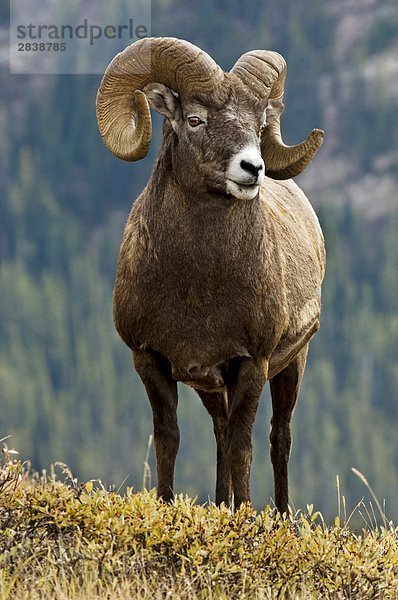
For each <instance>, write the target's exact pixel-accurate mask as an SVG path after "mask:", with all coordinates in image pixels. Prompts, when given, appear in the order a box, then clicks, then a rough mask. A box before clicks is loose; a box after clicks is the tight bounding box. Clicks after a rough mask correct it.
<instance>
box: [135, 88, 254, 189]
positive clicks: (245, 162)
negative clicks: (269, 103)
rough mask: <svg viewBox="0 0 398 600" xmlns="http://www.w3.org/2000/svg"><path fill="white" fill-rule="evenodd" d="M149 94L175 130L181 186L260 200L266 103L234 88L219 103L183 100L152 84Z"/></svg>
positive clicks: (174, 152) (205, 99) (171, 130)
mask: <svg viewBox="0 0 398 600" xmlns="http://www.w3.org/2000/svg"><path fill="white" fill-rule="evenodd" d="M145 93H146V95H147V98H148V100H149V102H150V104H151V106H152V107H153V108H154V109H155V110H157V111H158V112H160V113H161V114H163V115H164V116H165V117H166V119H167V120H168V122H169V124H170V126H171V128H170V127H166V132H167V133H166V135H167V134H170V135H172V136H173V143H172V144H171V148H172V155H173V156H172V158H173V172H174V176H175V177H176V178H177V180H178V182H179V184H180V185H181V186H183V187H184V188H188V189H190V190H193V189H196V190H198V191H199V192H200V193H201V194H202V193H203V192H207V193H210V194H214V193H216V194H223V195H228V196H233V197H235V198H238V199H240V200H251V199H253V198H255V197H256V196H257V194H258V191H259V187H260V185H261V183H262V181H263V179H264V174H265V167H264V161H263V159H262V156H261V151H260V137H261V131H262V128H263V127H264V125H265V108H266V104H265V102H264V101H261V102H260V101H258V100H256V99H255V98H254V97H253V96H252V95H251V94H249V92H248V91H247V90H246V89H245V88H244V87H243V86H241V87H240V89H238V90H236V88H235V86H232V85H229V86H228V88H227V89H225V90H221V92H220V93H218V94H217V98H212V97H209V96H202V97H201V96H200V95H198V96H196V97H194V98H192V97H191V98H180V97H178V96H177V95H176V94H174V93H173V92H172V91H171V90H170V89H169V88H167V87H166V86H164V85H161V84H150V85H149V86H147V88H146V90H145Z"/></svg>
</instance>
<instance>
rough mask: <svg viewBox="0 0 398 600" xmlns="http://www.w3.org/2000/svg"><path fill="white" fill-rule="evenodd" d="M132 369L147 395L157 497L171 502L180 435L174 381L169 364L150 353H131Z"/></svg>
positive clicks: (175, 383) (162, 358) (160, 357)
mask: <svg viewBox="0 0 398 600" xmlns="http://www.w3.org/2000/svg"><path fill="white" fill-rule="evenodd" d="M133 358H134V364H135V368H136V369H137V372H138V374H139V376H140V377H141V379H142V381H143V383H144V385H145V389H146V392H147V394H148V397H149V400H150V403H151V406H152V414H153V429H154V437H155V454H156V467H157V472H158V498H163V500H166V501H171V500H172V499H173V497H174V495H173V483H174V466H175V461H176V457H177V452H178V447H179V442H180V432H179V429H178V423H177V401H178V398H177V382H176V381H175V380H174V379H173V377H172V373H171V367H170V364H169V362H168V361H167V360H166V359H165V358H164V357H163V356H161V355H160V354H158V353H156V352H152V351H148V350H145V351H141V350H140V351H135V352H133Z"/></svg>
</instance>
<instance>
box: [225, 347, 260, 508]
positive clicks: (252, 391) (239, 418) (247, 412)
mask: <svg viewBox="0 0 398 600" xmlns="http://www.w3.org/2000/svg"><path fill="white" fill-rule="evenodd" d="M267 373H268V362H267V361H266V360H255V359H253V358H243V359H240V360H239V361H237V362H236V363H235V365H234V368H233V370H232V372H230V377H229V381H228V408H229V418H228V433H227V441H226V445H225V451H226V457H227V461H228V465H229V468H230V471H231V478H232V489H233V493H234V505H235V508H238V507H239V506H240V504H242V502H250V467H251V462H252V441H251V439H252V429H253V423H254V419H255V417H256V412H257V406H258V402H259V400H260V396H261V392H262V389H263V387H264V384H265V381H266V379H267Z"/></svg>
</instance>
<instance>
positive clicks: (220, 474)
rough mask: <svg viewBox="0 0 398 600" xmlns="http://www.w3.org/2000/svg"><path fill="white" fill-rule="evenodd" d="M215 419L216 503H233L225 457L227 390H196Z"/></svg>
mask: <svg viewBox="0 0 398 600" xmlns="http://www.w3.org/2000/svg"><path fill="white" fill-rule="evenodd" d="M196 391H197V392H198V394H199V396H200V398H201V400H202V402H203V404H204V406H205V408H206V409H207V411H208V413H209V414H210V416H211V418H212V419H213V428H214V435H215V438H216V443H217V479H216V504H217V506H220V504H221V503H222V502H224V503H225V504H226V505H227V506H230V505H231V500H232V491H231V475H230V471H229V467H228V464H227V461H226V458H225V440H226V436H227V428H228V403H227V394H226V392H204V391H202V390H196Z"/></svg>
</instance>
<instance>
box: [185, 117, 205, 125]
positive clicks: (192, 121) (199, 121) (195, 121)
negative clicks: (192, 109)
mask: <svg viewBox="0 0 398 600" xmlns="http://www.w3.org/2000/svg"><path fill="white" fill-rule="evenodd" d="M188 123H189V124H190V126H191V127H197V126H198V125H201V124H202V123H203V121H202V119H200V118H199V117H196V116H193V117H188Z"/></svg>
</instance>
